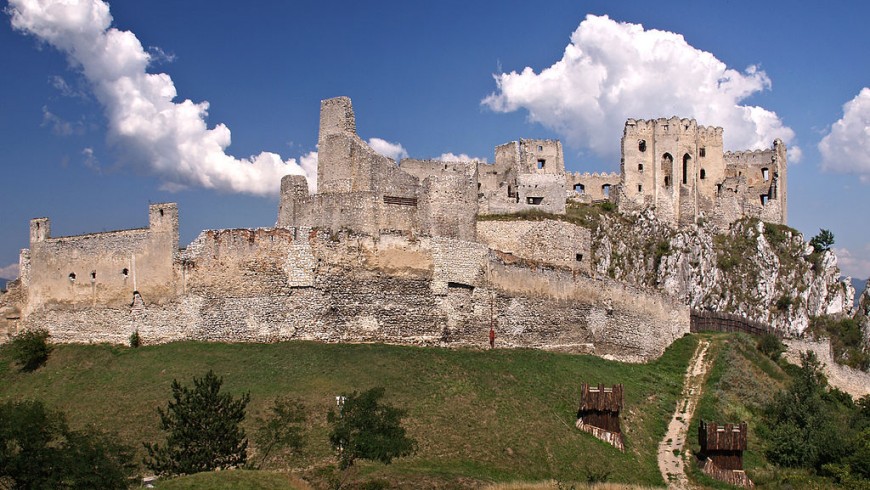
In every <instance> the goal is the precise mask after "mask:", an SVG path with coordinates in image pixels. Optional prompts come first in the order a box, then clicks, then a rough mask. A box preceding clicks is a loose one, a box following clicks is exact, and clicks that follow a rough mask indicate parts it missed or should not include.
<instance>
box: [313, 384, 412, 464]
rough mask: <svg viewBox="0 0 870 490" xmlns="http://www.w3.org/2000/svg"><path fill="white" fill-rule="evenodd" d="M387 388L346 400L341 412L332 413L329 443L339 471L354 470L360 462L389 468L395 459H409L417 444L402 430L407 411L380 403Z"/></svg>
mask: <svg viewBox="0 0 870 490" xmlns="http://www.w3.org/2000/svg"><path fill="white" fill-rule="evenodd" d="M383 396H384V388H382V387H378V388H372V389H370V390H368V391H364V392H362V393H357V392H356V391H354V392H353V394H351V395H347V396H345V397H344V403H343V404H342V405H341V407H340V410H339V411H338V412H335V411H333V410H330V411H329V414H328V415H327V420H328V422H329V424H330V425H331V426H332V431H331V432H330V434H329V441H330V442H331V443H332V447H333V449H334V450H335V451H336V452H337V453H338V463H339V468H340V469H342V470H344V469H347V468H349V467H351V466H353V464H354V461H356V460H357V459H368V460H371V461H380V462H382V463H384V464H390V463H391V462H392V461H393V459H394V458H400V457H402V456H408V455H410V454H412V453H413V452H414V450H415V449H416V446H417V443H416V441H414V439H411V438H410V437H408V436H407V435H406V434H405V429H404V427H402V419H403V418H404V417H405V415H406V412H405V411H404V410H401V409H398V408H395V407H392V406H390V405H387V404H384V403H381V398H383Z"/></svg>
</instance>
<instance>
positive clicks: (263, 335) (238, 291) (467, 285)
mask: <svg viewBox="0 0 870 490" xmlns="http://www.w3.org/2000/svg"><path fill="white" fill-rule="evenodd" d="M152 208H153V207H152ZM134 231H137V232H139V231H141V230H134ZM113 233H115V234H116V235H115V236H124V234H125V232H113ZM69 238H71V240H70V239H56V240H58V243H69V244H71V245H72V246H73V247H74V248H73V249H72V250H76V251H78V250H83V249H92V248H94V247H96V246H97V245H102V244H105V243H106V239H107V237H102V236H99V235H85V236H82V237H69ZM61 241H62V242H61ZM85 243H87V244H88V245H87V246H86V245H84V244H85ZM72 250H70V251H72ZM55 252H56V254H57V255H58V257H59V258H60V259H62V258H63V257H64V256H65V255H72V254H67V253H66V251H64V250H62V249H60V250H59V249H55ZM123 252H124V253H126V249H125V250H123ZM109 255H111V254H109ZM154 255H155V257H152V259H156V256H157V255H162V256H163V259H166V260H168V261H169V262H170V264H171V267H170V269H169V271H168V272H167V274H168V276H167V280H166V281H165V282H164V281H159V282H154V281H151V280H146V279H145V277H146V276H147V274H145V273H144V272H143V268H144V269H145V270H147V269H148V268H149V267H150V266H146V265H143V264H146V262H144V261H142V260H139V261H137V262H135V264H134V262H133V261H132V260H131V261H130V265H131V267H133V268H131V269H130V271H129V273H130V274H131V275H132V274H133V273H135V274H137V277H139V278H141V282H139V283H138V284H137V287H138V289H134V286H133V284H132V282H130V281H129V280H128V281H126V282H125V281H123V280H114V279H112V278H108V277H107V278H106V279H105V280H104V279H103V274H100V273H98V274H97V276H96V278H95V279H94V281H93V282H94V284H93V285H92V288H93V289H96V290H97V291H99V292H100V294H98V295H97V296H96V297H95V296H93V295H87V294H73V293H70V294H65V295H64V294H58V295H57V297H49V296H47V295H45V294H41V295H34V296H30V295H29V292H30V291H33V290H36V289H38V288H42V287H43V285H41V284H34V283H33V282H32V277H31V281H24V280H21V281H19V283H18V285H17V286H16V287H17V288H19V289H20V290H21V291H23V292H24V293H25V294H24V296H25V297H27V301H26V305H27V307H26V311H27V312H28V313H27V314H25V315H22V316H21V318H19V319H18V320H16V321H15V324H14V325H13V326H12V328H13V330H19V329H23V328H30V327H44V328H47V329H49V331H50V332H51V334H52V336H53V338H54V339H55V340H56V341H61V342H113V343H124V342H126V341H127V339H128V338H129V336H130V334H131V333H132V332H134V331H138V332H139V334H140V336H141V337H142V339H143V340H144V341H145V342H146V343H156V342H166V341H172V340H180V339H201V340H219V341H276V340H290V339H309V340H319V341H326V342H345V341H351V342H375V341H376V342H389V343H399V344H417V345H440V346H453V345H455V346H479V347H484V346H486V345H487V343H488V337H487V333H488V330H489V326H490V322H491V320H494V322H495V324H496V325H497V327H496V328H497V332H498V340H497V344H498V345H499V346H502V347H536V348H543V349H552V350H559V351H566V352H584V353H594V354H598V355H603V356H612V357H614V358H618V359H623V360H627V361H644V360H648V359H651V358H654V357H657V356H658V355H660V354H661V353H662V351H663V350H664V349H665V348H666V347H667V346H668V345H669V344H670V343H671V342H673V340H675V339H677V338H679V337H680V336H682V335H683V334H685V333H686V332H688V322H689V312H688V309H687V308H685V307H683V306H680V305H678V304H676V303H675V302H674V301H672V300H671V299H670V298H668V297H666V296H662V295H656V294H648V293H645V292H642V291H640V290H633V289H630V288H627V287H626V286H624V285H621V284H618V283H615V282H610V281H599V280H595V279H593V278H591V277H588V276H586V275H578V274H577V273H576V271H575V270H572V269H571V268H568V267H561V266H559V265H558V264H552V265H550V266H548V267H545V268H541V266H540V264H537V265H532V264H526V263H514V262H512V261H504V260H502V259H501V257H500V256H499V254H498V253H496V252H495V251H493V250H491V249H490V248H489V247H487V246H486V245H484V244H480V243H477V242H468V241H463V240H458V239H453V238H446V237H414V238H409V237H407V236H405V235H404V234H401V233H382V234H381V235H380V236H377V237H373V236H370V235H365V234H360V233H356V232H350V231H340V232H335V231H331V230H325V229H321V230H316V229H310V228H270V229H240V230H209V231H205V232H203V233H202V234H200V236H199V237H198V238H197V239H196V240H194V242H193V243H191V244H190V246H188V247H187V248H186V249H184V250H181V251H180V252H179V251H177V250H176V251H172V250H169V249H166V250H165V252H164V253H162V254H160V253H155V254H154ZM36 256H37V257H40V259H39V260H42V255H40V254H37V255H36ZM135 256H136V257H138V255H135ZM80 260H81V266H85V267H93V266H91V265H90V264H91V263H95V264H98V263H100V261H101V257H100V256H98V255H93V256H91V257H90V258H89V259H88V258H86V257H81V259H80ZM87 260H91V261H92V262H87ZM86 262H87V264H86ZM110 265H114V263H113V262H112V263H111V264H110ZM34 266H35V267H37V268H43V265H41V264H36V263H35V262H34V261H31V267H34ZM98 270H101V269H98ZM64 271H66V269H57V271H56V274H55V275H56V276H59V275H61V274H64V273H65V272H64ZM62 279H63V277H60V278H47V279H46V282H47V283H50V284H53V282H54V281H60V280H62ZM67 280H68V279H67ZM490 315H494V317H491V316H490Z"/></svg>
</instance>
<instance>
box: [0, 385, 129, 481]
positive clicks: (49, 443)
mask: <svg viewBox="0 0 870 490" xmlns="http://www.w3.org/2000/svg"><path fill="white" fill-rule="evenodd" d="M132 455H133V451H132V450H131V449H130V448H128V447H126V446H123V445H121V444H118V443H117V442H115V437H113V436H108V435H106V434H103V433H99V432H96V431H94V430H88V431H82V432H78V431H73V430H70V428H69V427H68V426H67V423H66V417H65V416H64V415H63V413H61V412H53V411H50V410H48V409H47V408H46V407H45V406H44V405H43V404H42V402H38V401H16V402H5V403H0V487H2V488H7V487H11V488H100V489H126V488H128V487H129V485H130V479H131V477H132V476H133V474H134V472H135V469H136V465H135V464H133V459H132Z"/></svg>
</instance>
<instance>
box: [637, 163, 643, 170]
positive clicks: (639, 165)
mask: <svg viewBox="0 0 870 490" xmlns="http://www.w3.org/2000/svg"><path fill="white" fill-rule="evenodd" d="M637 171H638V172H643V164H642V163H638V164H637Z"/></svg>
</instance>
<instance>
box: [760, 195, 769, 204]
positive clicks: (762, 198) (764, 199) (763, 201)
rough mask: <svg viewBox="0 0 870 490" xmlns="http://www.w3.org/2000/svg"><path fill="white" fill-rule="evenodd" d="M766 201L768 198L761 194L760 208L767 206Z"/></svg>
mask: <svg viewBox="0 0 870 490" xmlns="http://www.w3.org/2000/svg"><path fill="white" fill-rule="evenodd" d="M768 199H770V196H768V195H767V194H762V195H761V205H762V206H765V205H767V201H768Z"/></svg>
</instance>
